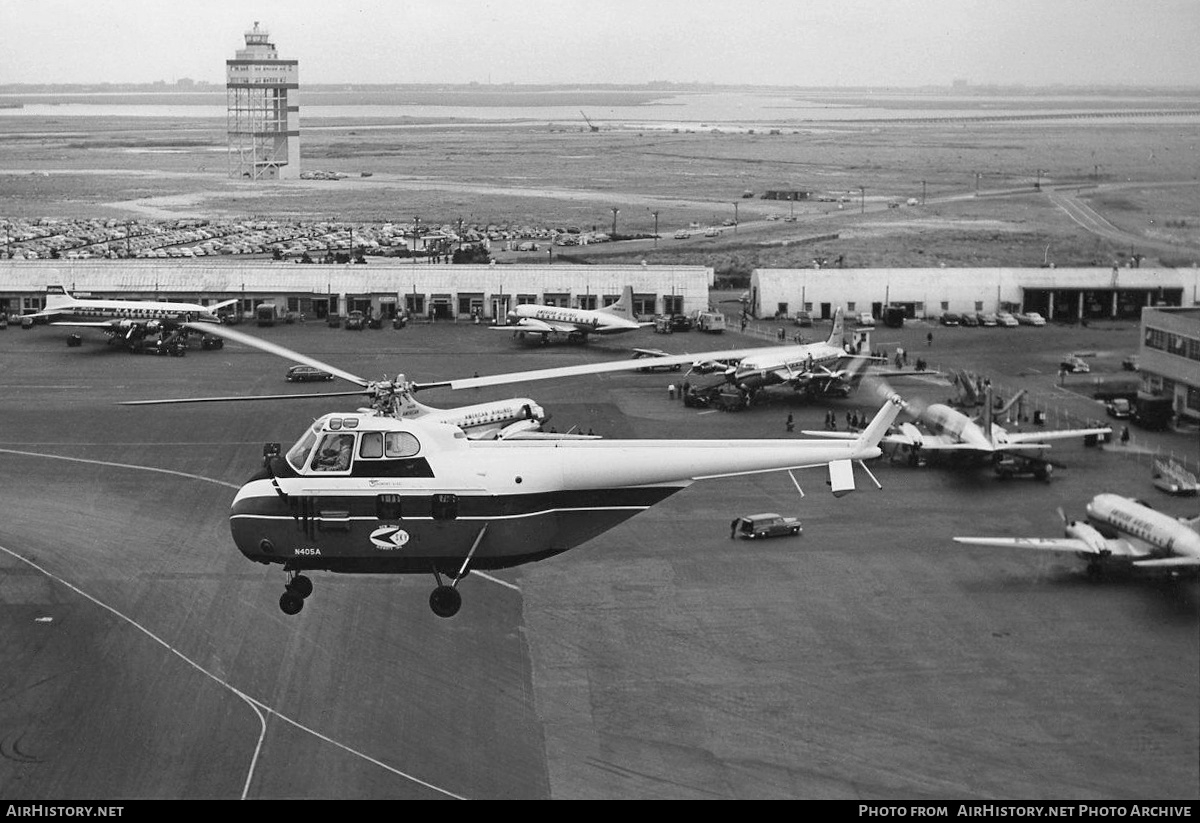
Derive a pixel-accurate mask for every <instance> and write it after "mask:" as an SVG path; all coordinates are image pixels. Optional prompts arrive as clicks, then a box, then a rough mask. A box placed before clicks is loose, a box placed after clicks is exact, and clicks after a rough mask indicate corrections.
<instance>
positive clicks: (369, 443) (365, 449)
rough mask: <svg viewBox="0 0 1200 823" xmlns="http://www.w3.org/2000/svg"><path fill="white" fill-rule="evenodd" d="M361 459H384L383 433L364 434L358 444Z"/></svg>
mask: <svg viewBox="0 0 1200 823" xmlns="http://www.w3.org/2000/svg"><path fill="white" fill-rule="evenodd" d="M358 456H359V457H383V433H382V432H363V434H362V441H361V442H360V443H359V444H358Z"/></svg>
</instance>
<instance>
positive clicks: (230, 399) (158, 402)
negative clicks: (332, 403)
mask: <svg viewBox="0 0 1200 823" xmlns="http://www.w3.org/2000/svg"><path fill="white" fill-rule="evenodd" d="M369 394H373V392H371V391H369V390H364V389H360V390H359V391H330V392H312V393H310V394H257V395H249V396H248V395H239V396H237V397H174V398H168V399H165V400H122V401H120V402H119V403H117V405H118V406H162V405H166V404H168V403H230V402H235V401H239V400H308V399H309V398H311V397H359V396H362V395H369Z"/></svg>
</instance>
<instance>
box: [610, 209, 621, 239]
mask: <svg viewBox="0 0 1200 823" xmlns="http://www.w3.org/2000/svg"><path fill="white" fill-rule="evenodd" d="M611 209H612V213H613V228H612V239H613V240H616V239H617V212H619V211H621V210H620V209H618V208H617V207H616V206H612V207H611Z"/></svg>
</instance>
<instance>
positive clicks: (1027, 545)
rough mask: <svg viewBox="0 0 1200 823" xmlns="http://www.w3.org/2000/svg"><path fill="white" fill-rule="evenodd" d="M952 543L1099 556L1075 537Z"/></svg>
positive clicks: (977, 539)
mask: <svg viewBox="0 0 1200 823" xmlns="http://www.w3.org/2000/svg"><path fill="white" fill-rule="evenodd" d="M954 542H955V543H969V544H971V545H974V546H1001V547H1003V548H1018V549H1040V550H1042V551H1053V552H1084V553H1085V554H1097V555H1098V554H1100V552H1098V551H1097V550H1096V549H1094V548H1093V547H1092V546H1091V545H1089V544H1088V542H1087V541H1086V540H1080V539H1078V538H1076V537H956V538H954Z"/></svg>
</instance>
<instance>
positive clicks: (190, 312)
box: [25, 285, 237, 353]
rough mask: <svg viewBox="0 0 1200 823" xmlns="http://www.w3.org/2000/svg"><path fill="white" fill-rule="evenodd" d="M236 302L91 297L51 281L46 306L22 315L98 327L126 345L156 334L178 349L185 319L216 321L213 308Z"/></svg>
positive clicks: (185, 330) (65, 324)
mask: <svg viewBox="0 0 1200 823" xmlns="http://www.w3.org/2000/svg"><path fill="white" fill-rule="evenodd" d="M236 302H237V300H236V299H234V300H226V301H225V302H223V303H218V304H216V305H213V306H202V305H200V304H199V303H178V302H168V301H156V300H92V299H84V298H77V297H75V296H73V295H72V294H71V293H70V292H68V291H67V290H66V289H65V288H64V287H62V286H60V285H51V286H47V287H46V307H45V308H44V309H43V310H42V311H40V312H37V313H35V314H29V315H25V317H29V318H32V319H39V318H46V319H48V320H49V322H50V325H52V326H63V327H66V328H83V329H99V330H101V331H103V332H105V333H106V334H107V335H108V338H109V339H108V342H109V343H113V344H121V345H125V346H128V347H130V348H132V347H134V346H135V344H138V343H141V342H142V341H143V340H144V339H145V338H147V336H152V335H155V334H157V335H159V336H160V337H159V339H160V341H162V343H163V344H164V345H167V346H169V347H171V348H172V350H173V351H174V352H175V353H179V352H181V351H182V349H181V348H180V347H181V346H183V345H185V341H186V338H187V335H188V331H189V329H188V328H186V324H187V323H189V322H199V323H213V324H216V323H219V322H220V318H218V316H217V311H218V310H220V309H223V308H225V307H227V306H230V305H233V304H234V303H236ZM218 342H219V341H218Z"/></svg>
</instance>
